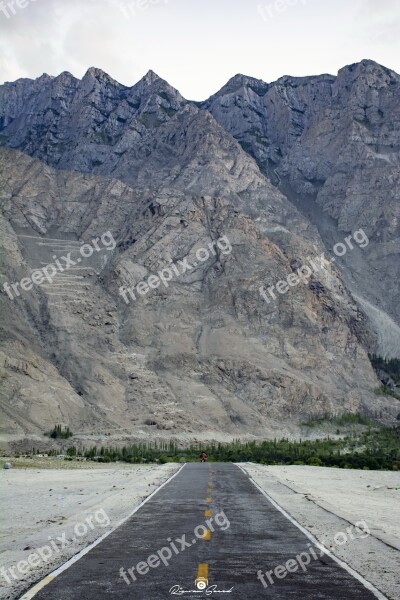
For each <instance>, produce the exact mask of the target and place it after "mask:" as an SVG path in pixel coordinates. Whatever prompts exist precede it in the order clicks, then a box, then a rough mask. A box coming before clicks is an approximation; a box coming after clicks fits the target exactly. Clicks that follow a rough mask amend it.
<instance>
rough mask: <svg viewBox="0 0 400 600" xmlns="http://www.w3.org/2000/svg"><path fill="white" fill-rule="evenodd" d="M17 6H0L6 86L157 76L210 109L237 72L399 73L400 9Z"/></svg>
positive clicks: (122, 3)
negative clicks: (42, 78)
mask: <svg viewBox="0 0 400 600" xmlns="http://www.w3.org/2000/svg"><path fill="white" fill-rule="evenodd" d="M18 1H19V2H20V3H21V5H23V4H24V3H25V4H26V7H25V8H17V7H16V6H15V12H16V14H13V12H12V9H11V8H10V7H9V6H10V4H11V5H15V2H16V0H0V81H1V82H3V81H13V80H15V79H17V78H19V77H32V78H34V77H38V76H39V75H41V74H42V73H44V72H46V73H49V74H50V75H57V74H59V73H60V72H62V71H70V72H71V73H73V75H75V76H76V77H82V76H83V74H84V73H85V72H86V71H87V69H88V68H89V67H91V66H96V67H99V68H101V69H103V70H104V71H106V72H107V73H109V74H110V75H111V76H112V77H114V79H117V80H118V81H120V82H121V83H124V84H125V85H133V84H134V83H136V82H137V81H138V80H139V79H140V78H141V77H142V76H143V75H144V74H145V73H146V72H147V71H148V70H149V69H153V70H154V71H155V72H156V73H158V75H160V76H161V77H163V78H164V79H166V80H167V81H168V82H169V83H170V84H171V85H173V86H174V87H176V88H178V89H179V91H180V92H181V93H182V94H183V96H185V97H186V98H189V99H194V100H202V99H205V98H207V97H208V96H210V95H211V94H212V93H214V92H216V91H217V90H218V89H219V88H221V87H222V85H224V84H225V83H226V81H227V80H228V79H229V78H230V77H232V76H233V75H235V74H236V73H244V74H246V75H251V76H254V77H257V78H259V79H263V80H264V81H268V82H270V81H274V80H275V79H277V78H278V77H280V76H282V75H315V74H320V73H333V74H335V73H336V72H337V71H338V69H340V68H341V67H342V66H344V65H346V64H350V63H353V62H357V61H359V60H361V59H363V58H371V59H373V60H376V61H377V62H380V63H381V64H384V65H385V66H388V67H390V68H392V69H394V70H395V71H397V72H400V2H399V0H276V1H273V0H264V1H262V2H260V1H259V0H18ZM7 14H8V15H9V18H7Z"/></svg>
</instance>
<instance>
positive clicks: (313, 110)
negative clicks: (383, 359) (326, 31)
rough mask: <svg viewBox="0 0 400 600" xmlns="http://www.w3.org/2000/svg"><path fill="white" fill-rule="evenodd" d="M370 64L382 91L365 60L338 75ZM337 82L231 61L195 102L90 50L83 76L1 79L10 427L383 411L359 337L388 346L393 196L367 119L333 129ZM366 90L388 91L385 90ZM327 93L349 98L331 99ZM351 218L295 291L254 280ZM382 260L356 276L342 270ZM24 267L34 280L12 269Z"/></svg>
mask: <svg viewBox="0 0 400 600" xmlns="http://www.w3.org/2000/svg"><path fill="white" fill-rule="evenodd" d="M375 68H376V69H377V70H378V71H379V73H381V71H380V70H382V72H385V73H388V74H387V78H389V79H388V81H389V83H387V86H388V90H390V94H393V95H395V93H396V87H395V84H391V83H390V81H391V79H390V78H393V79H396V78H398V76H397V75H395V74H391V73H390V72H386V71H385V70H384V69H383V68H381V67H379V68H378V66H376V67H375V66H374V65H372V66H371V64H370V63H368V64H366V65H364V66H363V65H361V66H358V67H357V69H358V70H359V74H358V75H357V69H352V70H351V68H349V69H350V72H351V73H353V75H352V77H353V80H354V81H355V80H356V79H357V78H358V79H359V80H360V82H359V84H357V85H356V84H355V83H354V87H357V86H358V87H360V86H361V87H362V86H364V87H367V86H368V81H370V85H371V87H372V88H373V86H374V85H375V78H376V77H377V76H375V75H374V76H373V75H368V77H370V78H372V79H371V80H368V77H367V75H366V74H365V73H367V72H368V73H369V70H370V69H372V72H373V73H375ZM364 71H365V73H364ZM362 73H364V75H362ZM340 77H341V75H340V74H339V78H340ZM346 77H350V76H349V75H348V76H346ZM382 77H383V76H382ZM364 79H365V82H364ZM345 81H347V79H346V78H345ZM396 81H397V80H396ZM371 82H372V83H371ZM346 85H347V84H346ZM396 85H397V83H396ZM342 87H345V84H344V83H342V84H341V85H338V83H337V81H336V79H335V78H333V77H330V76H324V77H321V78H309V80H308V79H305V80H297V81H295V80H293V79H290V78H284V79H283V80H280V82H278V83H277V84H271V85H268V84H265V83H263V82H259V81H257V80H254V79H249V78H246V77H243V76H237V77H235V78H234V79H233V80H231V81H230V82H229V83H228V84H227V86H225V87H224V88H223V89H222V90H221V92H219V94H217V95H216V96H214V97H213V98H211V99H210V100H209V101H208V102H207V103H205V104H204V105H196V104H195V103H192V102H188V101H186V100H184V99H183V98H182V96H181V95H180V94H179V92H177V91H176V90H174V89H173V88H172V87H171V86H170V85H169V84H168V83H166V82H165V81H163V80H162V79H160V78H159V77H157V75H155V74H154V73H152V72H150V73H148V74H147V75H146V77H144V78H143V79H142V80H141V81H140V82H139V83H138V84H136V85H135V86H134V87H132V88H127V87H124V86H122V85H120V84H118V83H117V82H115V81H113V80H112V79H111V78H110V77H109V76H108V75H106V74H105V73H103V72H102V71H100V70H98V69H90V70H89V71H88V73H87V74H86V75H85V77H84V78H83V79H82V81H80V80H77V79H75V78H74V77H72V75H70V74H68V73H63V74H61V75H60V76H59V77H56V78H52V77H49V76H47V75H44V76H42V77H41V78H39V79H38V80H36V81H31V80H19V81H17V82H15V83H7V84H5V85H3V86H1V87H0V136H1V138H0V139H1V141H2V148H0V201H1V206H2V217H1V223H0V226H1V228H2V236H1V242H0V243H1V253H0V256H1V261H2V273H3V276H2V279H1V284H0V288H1V290H0V291H1V294H0V302H1V309H2V312H3V314H4V312H7V315H8V317H7V319H4V320H3V323H2V335H1V338H2V347H1V353H0V369H1V370H0V377H1V391H0V402H1V406H2V409H3V412H4V413H5V415H6V416H7V418H6V423H5V424H4V429H3V433H7V434H8V436H9V439H10V440H13V439H17V438H21V437H23V436H25V435H28V434H29V435H37V436H40V435H42V434H43V432H44V431H47V430H49V429H50V428H51V427H52V426H53V425H54V424H55V423H65V424H68V425H70V427H71V429H72V430H73V431H74V432H75V433H77V434H79V435H80V436H81V438H82V439H86V440H87V439H92V440H97V439H101V437H102V436H104V435H105V434H106V433H110V434H111V435H112V436H113V438H114V439H115V440H118V441H119V440H122V439H128V438H129V439H131V438H132V437H136V438H146V437H152V438H154V437H155V436H163V437H171V436H172V435H174V436H178V437H181V438H185V437H186V436H189V437H192V438H194V437H196V438H197V439H205V438H207V439H210V438H218V439H228V438H229V437H238V436H239V435H254V436H256V437H265V436H272V435H276V436H279V435H280V434H283V433H289V434H293V435H298V434H299V432H301V422H302V421H304V420H306V419H307V418H308V417H310V416H321V415H324V414H329V415H330V414H337V413H343V412H349V411H352V412H360V411H361V412H363V413H366V414H371V415H378V416H379V417H380V418H381V419H382V420H383V421H384V422H387V423H390V422H393V421H394V420H395V419H396V417H397V415H398V413H399V405H398V401H397V400H395V399H390V398H385V397H380V396H377V395H376V394H375V390H376V389H377V388H378V386H379V382H378V380H377V378H376V376H375V374H374V371H373V369H372V367H371V364H370V362H369V359H368V354H367V353H368V351H369V350H373V349H376V347H377V346H378V344H379V343H381V344H382V345H386V348H389V346H390V348H395V347H396V345H395V342H394V340H395V339H396V336H395V335H394V334H393V332H392V335H391V336H390V335H389V333H385V332H386V329H387V330H388V331H389V332H390V331H392V330H391V328H390V323H393V326H395V327H397V326H398V325H397V324H398V322H399V320H398V318H397V317H398V314H397V312H396V310H397V308H398V307H397V305H396V303H395V302H394V298H395V295H396V293H398V279H397V281H396V280H394V279H393V280H392V281H391V284H390V285H389V275H390V273H392V276H393V273H398V260H397V262H396V252H397V250H398V249H397V250H396V231H397V233H398V220H397V221H396V219H397V216H396V215H398V213H396V210H397V211H398V202H397V204H396V196H395V194H396V192H395V191H394V189H393V190H391V194H392V195H391V196H390V198H388V199H387V201H384V198H383V194H384V192H383V190H385V189H387V188H389V184H388V182H387V181H386V179H385V176H384V175H383V173H388V171H387V170H385V171H382V172H381V171H379V165H380V164H381V163H375V161H378V158H376V156H375V155H374V157H373V159H372V158H370V163H369V162H368V160H367V150H366V148H364V146H363V145H364V144H365V139H366V138H365V136H366V134H365V132H363V135H364V137H362V140H361V141H360V142H357V141H355V140H353V139H352V138H353V137H354V135H353V134H352V133H351V130H350V128H349V127H348V126H347V127H345V124H344V122H345V121H346V119H350V117H351V115H352V114H353V113H352V112H351V111H352V110H353V109H352V108H351V105H352V103H351V101H350V100H349V97H350V96H351V90H347V92H346V94H347V96H346V94H345V91H344V90H342V89H341V88H342ZM332 89H334V90H336V91H335V94H333V93H332ZM381 95H382V97H383V96H385V102H386V103H387V105H388V107H389V106H390V102H391V97H389V91H387V92H385V91H381ZM336 96H338V98H337V103H339V104H340V103H341V104H342V105H343V106H344V107H345V109H346V111H348V116H347V117H345V116H342V115H341V111H340V108H337V109H336V112H335V111H334V109H333V108H332V104H333V97H335V98H336ZM372 96H374V94H372V93H371V97H372ZM294 98H296V101H295V100H294ZM340 98H342V99H341V100H340ZM301 102H303V104H301ZM382 102H383V100H382ZM271 105H273V108H271ZM328 105H329V106H328ZM385 106H386V105H385ZM293 107H294V108H293ZM380 110H382V111H383V112H384V115H385V119H389V118H390V117H389V115H388V113H389V108H387V109H385V108H384V107H383V108H382V107H381V108H380ZM302 111H303V112H302ZM292 112H293V114H292ZM372 112H373V111H370V113H368V114H371V115H372ZM374 114H375V113H374ZM349 115H350V116H349ZM295 118H296V119H297V121H298V122H299V123H300V124H299V125H295V123H294V119H295ZM369 118H372V117H369ZM342 121H343V123H342ZM346 123H347V121H346ZM300 125H301V126H300ZM328 125H329V127H330V128H331V129H329V127H328ZM381 125H382V124H380V125H379V127H381ZM379 127H378V124H376V130H374V131H375V134H376V135H378V129H379ZM342 128H343V129H342ZM300 131H302V132H303V133H302V134H301V135H304V136H305V137H304V140H302V139H300V138H301V136H300V135H299V133H300ZM313 131H314V137H315V140H314V144H315V146H317V145H318V144H319V145H321V144H322V143H323V141H322V140H323V139H325V138H324V136H328V133H329V131H330V133H329V136H330V137H329V136H328V137H329V139H328V138H326V139H325V144H326V147H325V150H326V152H325V154H326V157H325V159H323V157H322V156H321V154H322V150H320V151H319V152H318V151H317V150H316V148H314V147H312V146H313V145H312V143H311V139H312V134H313ZM335 135H336V136H338V137H340V136H342V137H345V136H347V138H346V140H347V143H348V146H349V149H348V153H350V152H351V144H354V145H357V144H359V146H360V148H359V153H358V154H357V155H356V156H353V162H354V163H355V166H354V172H352V171H351V169H350V166H349V165H347V164H346V171H345V172H344V171H343V173H342V171H340V169H339V167H338V166H337V165H338V164H342V163H341V161H342V162H343V159H341V158H339V157H336V159H337V160H336V162H335V163H334V164H333V158H334V150H333V149H332V145H333V141H332V140H333V139H336V138H335ZM360 135H361V134H360ZM371 135H372V134H371ZM379 135H383V133H382V131H381V130H380V129H379ZM278 139H279V140H280V141H279V145H278ZM302 144H304V153H303V154H302V153H301V151H300V149H299V148H300V146H301V145H302ZM337 147H338V148H340V150H341V151H342V150H343V146H340V145H339V140H338V141H337ZM357 147H358V146H357ZM362 150H363V151H364V150H365V153H363V152H362ZM381 151H382V152H383V149H382V148H381ZM382 152H381V153H382ZM364 154H365V156H364ZM395 155H396V150H395V149H394V150H393V156H392V155H390V161H392V162H390V166H391V167H390V168H393V172H394V170H395ZM312 157H313V160H314V162H315V165H314V163H312V164H313V165H314V166H313V167H312V169H311V166H310V165H311V162H310V161H311V160H312ZM364 159H365V164H364ZM324 160H325V161H326V164H329V168H330V169H331V171H329V174H328V170H326V171H323V169H324V168H325V167H323V164H325V163H324ZM307 161H308V162H307ZM329 161H332V164H331V162H329ZM382 162H383V163H384V164H383V166H384V168H385V169H389V166H388V164H389V163H388V161H387V160H384V159H382ZM306 163H307V164H308V165H309V166H310V169H311V171H309V172H308V174H307V177H308V179H307V178H306V177H305V175H304V170H305V169H306V167H305V166H304V165H305V164H306ZM317 163H318V164H317ZM368 165H369V166H368ZM300 167H302V169H303V170H301V168H300ZM347 167H349V168H347ZM367 167H368V169H370V171H368V177H370V178H371V177H372V171H373V170H374V169H375V171H374V173H375V177H376V178H377V179H376V180H374V181H375V184H374V185H375V188H376V190H378V191H379V194H378V193H377V194H376V195H375V196H374V198H372V197H371V196H368V198H367V199H366V200H365V202H366V204H367V207H366V209H364V208H363V210H361V209H360V203H361V200H360V198H361V199H362V198H364V196H363V195H362V190H364V188H362V186H368V184H367V183H366V181H364V180H363V179H361V175H360V181H362V183H360V181H359V187H358V188H357V186H356V177H357V175H356V174H355V171H357V172H358V171H359V172H360V173H361V172H367V171H366V170H367ZM327 168H328V167H326V169H327ZM313 169H314V170H313ZM292 171H293V173H292ZM311 172H312V174H313V175H312V177H311ZM322 173H324V177H325V175H326V177H325V179H324V177H322ZM339 173H342V175H343V179H340V177H339V176H338V174H339ZM381 173H382V174H381ZM314 175H315V177H314ZM303 176H304V179H303ZM335 177H336V181H340V182H341V185H342V186H344V185H345V183H344V182H345V181H348V187H346V192H347V193H348V194H349V197H348V196H344V197H342V201H341V202H340V201H339V197H338V196H336V195H335V194H334V193H333V192H332V194H331V196H329V189H331V190H333V189H339V187H338V186H339V184H338V183H336V184H334V183H329V184H328V180H330V179H335ZM368 177H367V179H368ZM393 177H394V174H393ZM346 178H347V179H346ZM370 178H369V179H368V181H370V182H371V181H372V179H370ZM357 181H358V180H357ZM393 181H394V180H393ZM308 184H309V185H310V186H311V187H309V186H308ZM350 184H352V185H353V187H352V186H351V185H350ZM329 185H330V186H331V187H330V188H329ZM346 185H347V184H346ZM332 186H333V187H332ZM335 186H336V187H335ZM311 188H312V189H311ZM324 189H325V194H326V196H324V194H323V193H322V192H323V190H324ZM341 189H342V188H341ZM343 189H344V188H343ZM356 189H358V190H359V193H360V194H361V196H360V198H358V197H357V202H358V204H357V202H356V201H355V204H354V206H353V208H351V204H352V200H351V197H350V196H351V194H353V196H354V195H355V193H356V192H355V190H356ZM365 189H366V188H365ZM364 191H365V190H364ZM378 196H379V198H380V199H379V198H378ZM324 198H325V200H324ZM333 206H335V207H336V208H335V209H333ZM380 209H382V211H383V214H384V217H383V216H382V215H381V214H380V213H379V210H380ZM368 211H369V214H370V218H369V219H368V221H365V219H364V217H365V213H366V212H368ZM309 213H313V214H312V216H311V215H310V214H309ZM314 213H315V214H314ZM378 213H379V214H378ZM350 216H351V218H350ZM346 219H347V220H346ZM360 227H363V228H364V229H365V231H367V232H368V234H369V236H370V244H369V245H368V246H367V247H366V248H361V247H359V245H357V244H354V246H355V248H354V250H353V251H352V252H350V251H349V252H348V255H351V257H352V258H351V259H346V257H343V259H340V261H339V259H338V261H337V263H335V262H331V261H329V262H327V261H322V263H321V264H320V265H319V264H317V265H316V266H317V268H316V269H314V268H313V269H312V271H313V272H312V273H309V274H307V276H306V277H303V278H298V283H297V284H296V285H295V286H293V289H292V288H290V289H289V285H288V286H287V288H288V290H287V292H285V293H283V294H280V293H277V292H276V293H275V297H272V296H271V295H269V296H268V295H267V294H266V293H265V291H266V290H267V289H268V287H269V286H272V285H276V284H277V283H278V281H279V280H284V281H286V278H287V277H288V275H289V274H292V275H295V274H296V273H297V271H298V269H299V268H300V267H302V265H305V264H310V262H309V261H310V257H321V256H322V255H323V254H325V256H328V253H327V249H329V244H330V243H331V242H332V240H334V239H335V236H338V239H340V241H343V239H344V237H346V236H345V235H344V232H354V231H355V230H356V229H359V228H360ZM396 227H397V230H396ZM397 237H398V236H397ZM397 243H398V240H397ZM330 248H331V247H330ZM84 250H85V252H84ZM346 260H347V262H346ZM380 260H382V262H383V263H384V264H383V265H382V266H381V267H380V270H379V281H377V279H378V277H377V275H376V273H375V278H376V280H375V283H374V286H371V279H368V281H367V282H365V289H367V288H368V287H372V289H371V290H370V294H369V295H367V294H366V293H365V291H364V288H363V287H361V285H360V283H359V280H362V278H363V276H364V277H365V276H366V277H367V278H369V277H370V274H371V273H372V272H373V270H374V268H377V267H376V265H378V263H379V261H380ZM57 261H58V262H57ZM379 264H380V263H379ZM48 265H52V266H53V269H50V270H49V269H48ZM61 267H62V269H61ZM392 268H393V271H391V269H392ZM41 269H47V271H46V273H45V275H44V277H42V279H43V281H41V283H36V282H33V283H32V280H31V281H30V283H29V280H28V282H27V281H25V283H22V281H23V280H24V279H25V280H26V278H29V277H31V278H32V279H33V278H35V279H36V280H37V281H38V280H39V276H38V275H35V273H37V272H38V271H39V270H41ZM310 271H311V269H310ZM365 273H367V275H365ZM46 275H47V276H46ZM15 282H20V285H19V286H17V287H16V288H15V287H12V286H11V284H12V283H15ZM4 283H8V287H7V286H6V287H4ZM260 288H261V289H262V290H263V291H264V297H263V296H262V295H261V294H260ZM396 289H397V292H396ZM17 292H18V293H17ZM356 292H358V294H356ZM367 305H368V306H370V307H371V308H367ZM373 311H376V315H377V316H376V322H375V324H374V323H373V321H372V318H371V314H372V312H373ZM379 318H381V319H386V321H385V327H386V328H385V327H383V326H382V327H380V328H379V332H380V335H381V337H380V338H379V339H377V329H378V319H379ZM382 332H384V333H382ZM302 434H303V435H304V430H303V431H302Z"/></svg>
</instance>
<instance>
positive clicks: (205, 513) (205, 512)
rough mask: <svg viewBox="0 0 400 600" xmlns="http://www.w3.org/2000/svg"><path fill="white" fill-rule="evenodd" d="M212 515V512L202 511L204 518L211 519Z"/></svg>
mask: <svg viewBox="0 0 400 600" xmlns="http://www.w3.org/2000/svg"><path fill="white" fill-rule="evenodd" d="M212 514H213V512H212V510H205V511H204V516H205V517H212Z"/></svg>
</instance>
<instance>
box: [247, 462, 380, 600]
mask: <svg viewBox="0 0 400 600" xmlns="http://www.w3.org/2000/svg"><path fill="white" fill-rule="evenodd" d="M236 466H237V467H239V469H240V470H241V471H243V473H244V474H245V475H247V477H248V478H249V479H250V481H251V483H252V484H253V485H254V486H255V487H256V488H257V489H258V490H259V491H260V492H261V493H262V495H263V496H265V497H266V499H267V500H268V501H269V502H270V503H271V504H272V505H273V506H274V507H275V508H276V509H278V510H279V512H281V513H282V514H283V515H284V516H285V517H286V518H287V519H289V521H290V522H291V523H293V525H295V526H296V527H297V528H298V529H300V531H301V532H302V533H304V535H305V536H307V537H308V539H309V540H310V541H311V542H312V543H313V544H314V545H315V546H316V547H317V548H318V549H319V550H321V552H324V554H326V555H327V556H329V557H330V558H332V559H333V560H334V561H335V562H336V563H337V564H338V565H339V566H340V567H342V569H344V570H345V571H347V572H348V573H350V575H352V576H353V577H354V578H355V579H357V580H358V581H359V582H360V583H362V584H363V586H364V587H365V588H367V590H369V591H370V592H372V593H373V594H374V596H376V598H378V599H379V600H388V598H387V597H386V596H384V595H383V594H382V592H380V591H379V590H378V589H377V588H376V587H375V586H374V585H372V583H370V582H369V581H367V580H366V579H364V577H363V576H362V575H360V574H359V573H357V571H355V570H354V569H352V567H350V566H349V565H348V564H347V563H345V562H343V561H342V560H340V558H338V557H337V556H335V555H334V554H332V552H330V550H328V548H325V546H324V545H323V544H321V542H319V541H318V540H317V538H316V537H314V536H313V534H312V533H310V532H309V531H307V529H305V528H304V527H303V526H302V525H300V523H298V521H296V519H295V518H294V517H292V515H290V514H289V513H287V512H286V511H285V509H283V508H282V507H281V506H279V504H278V503H277V502H275V500H273V499H272V498H271V496H269V495H268V494H267V492H266V491H265V490H263V489H262V487H261V486H260V485H258V483H257V482H256V481H254V479H253V478H252V476H251V475H250V474H249V473H248V472H247V471H246V469H244V468H243V467H241V466H240V465H236Z"/></svg>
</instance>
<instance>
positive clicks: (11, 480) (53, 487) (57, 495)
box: [0, 459, 180, 599]
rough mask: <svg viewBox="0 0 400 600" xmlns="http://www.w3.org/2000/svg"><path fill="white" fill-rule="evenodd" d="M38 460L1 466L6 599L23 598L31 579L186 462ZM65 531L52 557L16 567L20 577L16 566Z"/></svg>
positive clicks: (1, 591) (0, 559)
mask: <svg viewBox="0 0 400 600" xmlns="http://www.w3.org/2000/svg"><path fill="white" fill-rule="evenodd" d="M38 465H39V468H38V467H36V468H29V469H28V468H14V469H11V470H1V471H0V503H1V506H2V508H3V514H4V516H5V519H4V520H3V523H2V530H1V555H0V568H1V567H2V568H3V569H2V570H1V575H0V598H1V599H14V598H19V597H20V595H21V593H22V591H23V590H25V589H26V588H28V587H29V586H30V584H32V583H33V582H35V581H36V580H38V579H41V578H42V577H43V576H44V575H45V574H47V573H49V572H50V571H52V570H54V569H55V568H56V567H57V566H59V565H61V564H62V563H64V562H65V561H66V560H67V559H68V558H70V557H71V556H73V555H74V554H76V553H77V552H79V550H81V549H83V548H84V547H85V546H87V545H88V544H90V543H91V542H92V541H94V540H95V539H97V538H99V537H100V536H101V535H103V534H104V533H105V532H106V531H109V530H110V529H112V528H113V527H115V526H116V525H117V524H118V523H119V522H120V521H121V519H123V518H125V517H126V516H127V515H129V514H130V513H131V512H132V511H133V510H134V508H135V507H136V506H137V505H138V504H140V503H141V502H142V500H143V499H144V498H145V497H147V496H148V495H149V494H151V493H152V492H153V491H154V490H155V489H156V488H157V487H158V486H159V485H160V484H161V483H163V482H164V481H166V480H167V479H168V478H169V477H170V476H171V475H172V474H173V473H174V472H176V471H177V470H178V469H179V467H180V465H178V464H169V465H162V466H156V465H154V466H153V465H152V466H150V465H148V466H147V465H127V464H117V465H113V466H112V467H110V465H98V464H95V463H90V464H89V463H87V464H86V463H83V464H82V463H81V464H79V463H70V466H71V467H72V468H65V463H63V462H60V461H59V462H58V463H57V462H55V461H51V460H50V459H49V460H46V459H43V461H41V462H40V461H39V462H38ZM43 467H44V468H43ZM48 467H53V468H48ZM62 467H64V468H62ZM87 519H89V522H88V521H87ZM63 534H65V535H64V538H63V541H62V542H61V541H60V542H58V550H57V551H56V550H55V549H54V548H53V551H52V552H51V556H50V557H49V559H48V560H47V561H45V560H43V559H40V558H39V564H37V565H35V566H29V565H28V568H27V567H25V566H23V567H22V569H23V570H25V569H27V572H26V573H25V574H22V573H20V572H19V571H17V570H14V572H15V573H16V574H17V575H18V579H17V580H14V578H13V576H12V574H11V573H10V571H9V568H10V567H12V566H15V565H17V563H19V561H21V560H25V561H27V559H28V557H29V556H30V555H32V553H34V552H36V550H37V549H39V548H43V546H46V545H48V544H50V542H51V540H49V537H51V538H52V539H53V540H55V539H56V538H57V537H62V536H63ZM65 541H68V544H67V545H66V544H65ZM61 546H64V548H63V549H61ZM50 548H51V546H50ZM31 560H32V559H31ZM32 562H34V563H35V562H37V561H35V560H32ZM7 578H8V579H9V580H10V582H8V581H7Z"/></svg>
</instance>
